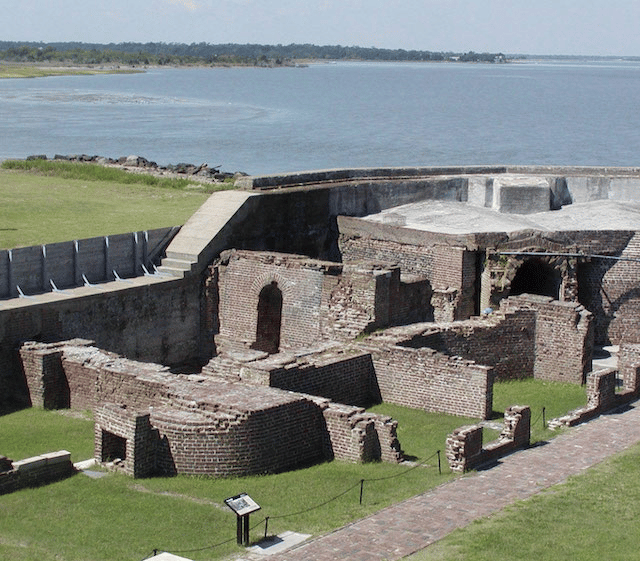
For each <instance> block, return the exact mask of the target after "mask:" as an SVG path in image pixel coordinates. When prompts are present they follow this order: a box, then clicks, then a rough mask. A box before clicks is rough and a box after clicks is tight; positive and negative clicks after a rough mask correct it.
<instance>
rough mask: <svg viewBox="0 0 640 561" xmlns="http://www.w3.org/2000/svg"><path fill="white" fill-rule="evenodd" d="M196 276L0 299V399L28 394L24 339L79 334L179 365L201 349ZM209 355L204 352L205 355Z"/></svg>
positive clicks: (120, 350)
mask: <svg viewBox="0 0 640 561" xmlns="http://www.w3.org/2000/svg"><path fill="white" fill-rule="evenodd" d="M200 290H201V286H200V279H198V278H194V277H191V278H187V279H181V280H178V279H175V280H171V281H165V280H163V279H156V278H146V277H140V278H137V279H131V282H114V283H109V284H104V285H100V287H96V288H78V289H74V290H73V291H70V293H69V294H68V295H66V294H55V293H54V294H45V295H41V296H37V297H35V298H34V299H22V298H21V299H15V300H10V301H7V302H5V303H0V390H2V391H0V400H7V401H22V402H24V401H25V399H26V397H27V396H26V393H25V390H26V387H25V383H24V376H23V373H22V367H21V364H20V360H19V355H18V348H19V345H20V343H21V342H22V341H28V340H31V341H60V340H65V339H74V338H77V337H82V338H86V339H91V340H93V341H95V342H96V344H97V345H99V346H100V347H101V348H103V349H106V350H112V351H117V352H118V353H120V354H122V355H125V356H128V357H130V358H134V359H139V360H146V361H155V362H161V363H163V364H178V363H182V362H184V361H188V360H192V359H194V358H195V359H197V358H198V357H199V355H200V348H201V344H202V341H201V340H200V301H199V294H200ZM207 358H208V357H207Z"/></svg>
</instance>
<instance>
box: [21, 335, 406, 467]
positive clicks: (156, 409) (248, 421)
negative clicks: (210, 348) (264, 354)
mask: <svg viewBox="0 0 640 561" xmlns="http://www.w3.org/2000/svg"><path fill="white" fill-rule="evenodd" d="M43 351H54V352H53V353H52V354H51V356H53V357H54V358H57V359H60V356H62V359H61V360H58V361H53V362H52V365H53V366H52V368H54V369H55V368H60V365H62V370H63V375H65V376H66V375H69V376H70V377H71V378H72V380H71V381H70V383H69V388H70V392H71V395H70V400H69V403H70V404H71V405H73V404H76V405H79V406H81V407H82V408H87V407H91V408H93V409H94V411H95V419H96V423H95V443H96V448H95V454H96V458H97V459H98V460H99V461H106V460H117V466H118V467H119V468H120V469H123V470H124V471H125V472H126V473H128V474H130V475H133V476H135V477H140V476H148V475H150V474H152V473H155V472H156V471H160V472H161V473H166V474H175V473H191V474H209V475H219V476H231V475H250V474H256V473H264V472H274V471H281V470H285V469H291V468H293V467H296V466H298V465H301V464H308V463H310V462H314V461H318V460H322V459H326V458H329V457H336V458H338V459H345V460H349V461H367V460H371V459H384V460H389V461H399V460H400V458H401V452H400V448H399V444H398V442H397V437H396V434H395V428H396V424H395V422H394V421H392V420H391V419H390V418H387V417H383V416H379V415H373V414H367V413H365V412H364V410H363V409H361V408H359V407H355V406H347V405H338V404H333V403H331V402H330V401H328V400H326V399H322V398H317V397H313V396H309V395H305V394H301V393H294V392H291V391H282V390H279V389H276V388H269V387H264V386H254V385H249V384H244V383H230V382H228V381H224V380H222V379H220V378H216V377H214V376H202V375H176V374H172V373H171V372H169V371H168V370H167V369H166V368H165V367H161V366H159V365H153V364H144V363H137V362H135V361H129V360H126V359H122V358H120V357H117V356H114V355H113V354H110V353H102V352H101V351H99V350H98V349H96V348H94V347H91V346H73V345H69V346H65V345H63V344H55V345H45V344H36V343H29V344H26V345H24V347H23V350H22V355H23V356H24V358H25V360H26V361H27V363H29V362H31V363H35V364H37V360H32V358H33V357H34V356H35V357H36V358H37V357H40V356H43ZM354 358H355V361H352V362H353V364H350V361H348V360H347V361H344V365H346V370H345V372H344V374H345V375H354V368H355V370H357V369H358V368H359V367H360V368H362V367H363V366H364V367H365V368H364V370H363V371H366V365H367V363H368V364H370V359H367V357H366V356H364V355H360V356H355V357H354ZM367 361H368V362H367ZM339 362H340V361H339ZM42 365H44V367H43V366H42ZM46 367H47V363H46V362H44V363H42V362H41V363H40V379H39V383H40V384H41V383H42V381H43V380H47V379H50V378H51V376H50V375H49V374H48V373H47V371H46ZM352 367H353V368H352ZM83 372H84V374H85V375H86V377H87V379H88V380H90V383H89V384H88V386H91V388H92V389H90V390H89V389H87V386H84V385H82V384H78V383H74V381H73V378H74V377H76V378H81V377H82V376H83ZM38 387H39V386H38ZM74 392H78V396H74V395H73V394H74ZM332 407H333V408H338V409H339V408H341V407H342V408H345V410H347V409H348V410H349V411H350V413H349V415H347V417H344V418H343V417H340V416H337V417H336V416H335V415H334V416H333V417H335V418H333V417H332V414H331V411H333V409H332ZM325 411H327V413H326V416H325ZM331 418H332V419H333V420H332V422H331V429H332V430H331V431H329V430H328V426H327V423H328V419H331ZM354 421H355V422H354ZM345 435H347V436H348V438H349V439H351V445H350V447H348V449H346V448H344V447H343V446H342V445H341V444H340V443H339V439H340V438H342V437H343V436H344V437H345V438H346V437H347V436H345ZM333 436H335V437H336V438H337V439H338V440H336V445H335V450H333V448H332V446H333V442H332V438H333Z"/></svg>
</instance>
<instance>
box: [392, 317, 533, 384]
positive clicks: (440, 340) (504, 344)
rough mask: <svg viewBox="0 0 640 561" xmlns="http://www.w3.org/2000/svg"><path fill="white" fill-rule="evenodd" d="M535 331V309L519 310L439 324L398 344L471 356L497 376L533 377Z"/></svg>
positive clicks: (466, 356)
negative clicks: (491, 369) (488, 367)
mask: <svg viewBox="0 0 640 561" xmlns="http://www.w3.org/2000/svg"><path fill="white" fill-rule="evenodd" d="M535 333H536V323H535V313H534V312H533V311H530V310H518V311H517V312H510V313H505V314H501V313H495V314H492V315H491V316H489V317H485V318H483V319H479V318H474V319H470V320H467V321H464V322H455V323H444V324H437V325H434V326H432V327H430V328H427V329H424V330H423V331H422V332H420V333H417V334H415V335H413V336H411V337H410V338H407V339H405V340H404V341H401V342H399V344H400V345H402V346H406V347H412V348H423V347H429V348H432V349H435V350H436V351H438V352H441V353H444V354H446V355H448V356H459V357H462V358H464V359H467V360H472V361H474V362H476V363H478V364H484V365H487V366H490V367H492V368H493V370H494V372H495V377H496V380H510V379H522V378H528V377H533V373H534V364H535Z"/></svg>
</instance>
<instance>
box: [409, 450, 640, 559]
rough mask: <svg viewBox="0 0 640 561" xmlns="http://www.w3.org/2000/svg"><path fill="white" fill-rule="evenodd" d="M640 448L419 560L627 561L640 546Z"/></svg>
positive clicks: (635, 555) (433, 549)
mask: <svg viewBox="0 0 640 561" xmlns="http://www.w3.org/2000/svg"><path fill="white" fill-rule="evenodd" d="M639 518H640V445H636V446H634V447H633V448H631V449H629V450H627V451H625V452H623V453H621V454H618V455H616V456H614V457H613V458H611V459H609V460H607V461H605V462H603V463H602V464H599V465H598V466H595V467H594V468H592V469H590V470H588V471H586V472H585V473H583V474H581V475H579V476H575V477H572V478H570V479H569V481H568V482H567V483H566V484H563V485H558V486H555V487H553V488H551V489H549V490H547V491H546V492H543V493H540V494H538V495H536V496H534V497H532V498H531V499H528V500H526V501H521V502H518V503H517V504H515V505H514V506H511V507H509V508H507V509H505V510H504V511H502V512H500V513H498V514H496V515H494V516H491V517H489V518H485V519H482V520H479V521H476V522H474V523H472V524H471V525H469V526H467V527H466V528H463V529H461V530H457V531H455V532H453V533H452V534H451V535H449V536H448V537H447V538H445V539H444V540H442V541H441V542H438V543H437V544H434V545H433V546H431V547H429V548H427V549H425V550H423V551H421V552H419V553H417V554H415V555H413V556H410V557H409V558H407V559H409V560H411V561H436V560H438V561H442V560H447V561H462V560H464V561H494V560H495V559H520V560H523V561H529V560H535V561H547V560H548V561H558V560H574V559H579V560H580V561H600V560H602V559H607V560H609V561H618V560H619V561H627V560H629V559H638V558H639V554H638V551H639V550H640V533H638V519H639Z"/></svg>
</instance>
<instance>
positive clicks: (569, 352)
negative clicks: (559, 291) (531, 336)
mask: <svg viewBox="0 0 640 561" xmlns="http://www.w3.org/2000/svg"><path fill="white" fill-rule="evenodd" d="M501 310H502V311H509V310H512V311H513V312H514V313H515V314H516V315H517V314H519V313H525V310H531V311H533V312H535V352H534V356H535V364H534V372H533V375H534V377H535V378H537V379H541V380H550V381H555V382H571V383H575V384H582V383H584V381H585V378H586V375H587V373H588V372H590V371H591V365H592V357H593V344H594V331H593V328H594V326H593V320H592V318H593V316H592V314H591V313H590V312H589V311H587V310H585V308H584V307H583V306H582V305H580V304H578V303H574V302H558V301H557V300H552V299H551V298H549V297H546V296H534V295H529V294H523V295H521V296H516V297H511V298H509V299H507V300H503V302H502V305H501Z"/></svg>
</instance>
